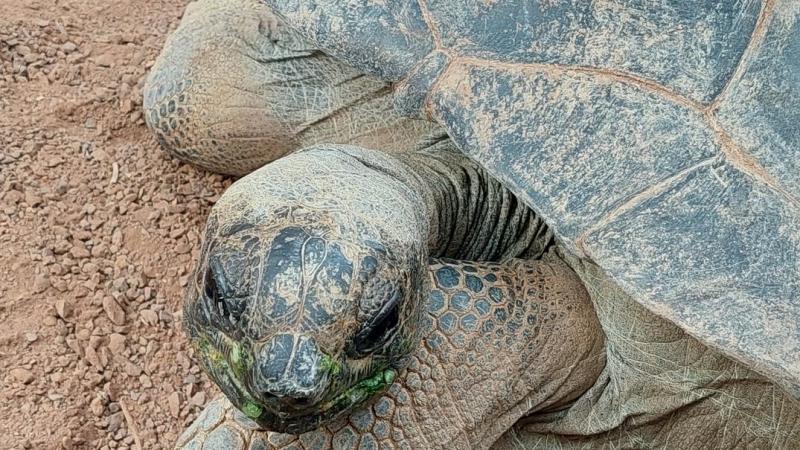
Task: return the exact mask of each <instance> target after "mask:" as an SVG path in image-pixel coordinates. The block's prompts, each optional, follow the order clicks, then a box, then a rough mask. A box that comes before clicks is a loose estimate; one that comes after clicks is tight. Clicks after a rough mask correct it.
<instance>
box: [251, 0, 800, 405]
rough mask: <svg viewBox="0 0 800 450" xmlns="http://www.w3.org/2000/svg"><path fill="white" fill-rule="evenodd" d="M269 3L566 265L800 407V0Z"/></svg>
mask: <svg viewBox="0 0 800 450" xmlns="http://www.w3.org/2000/svg"><path fill="white" fill-rule="evenodd" d="M264 1H265V3H266V4H268V5H270V7H271V8H272V9H273V10H274V11H275V12H276V14H278V15H279V16H281V17H282V18H283V19H284V20H285V22H286V23H287V24H288V25H289V26H290V27H293V28H295V29H296V30H297V31H298V32H299V33H300V34H301V35H303V36H304V37H306V38H308V39H309V40H310V41H311V42H312V43H314V44H315V45H317V46H318V47H319V48H321V49H322V50H323V51H325V52H326V53H328V54H330V55H332V56H334V57H336V58H337V59H339V60H340V61H344V62H346V63H349V64H350V65H352V66H353V67H356V68H358V69H360V70H362V71H364V72H365V73H367V74H371V75H374V76H378V77H379V78H382V79H385V80H389V81H395V82H397V83H398V87H397V89H396V93H397V98H396V102H397V105H398V109H399V110H401V111H404V112H413V114H414V115H417V116H422V117H429V118H431V119H433V120H434V121H436V122H438V123H440V124H441V125H442V126H443V127H444V128H445V129H446V130H447V133H448V134H449V135H450V136H451V137H452V139H453V140H454V141H455V142H456V144H457V146H458V148H459V149H460V150H462V151H463V152H465V153H466V154H468V155H470V157H472V158H474V159H475V160H476V161H478V162H479V163H480V164H481V165H482V166H483V167H484V168H485V169H486V170H487V172H488V173H489V174H491V175H492V176H493V177H495V178H496V179H498V180H500V181H501V182H502V183H503V184H504V185H505V186H507V187H508V188H509V189H510V190H511V191H513V192H514V193H515V194H517V195H518V196H519V198H520V200H521V201H523V202H524V203H525V204H527V205H529V206H530V207H532V208H533V209H534V210H535V211H536V212H537V213H538V214H540V215H541V217H542V218H543V219H544V220H545V222H546V223H548V224H549V225H550V226H551V227H552V228H553V231H554V233H555V235H556V237H557V240H558V241H559V244H560V245H561V246H562V247H563V248H564V249H565V251H566V252H568V253H570V254H572V255H575V256H577V257H579V258H581V259H584V260H591V261H594V262H595V263H596V264H597V265H598V266H600V267H601V268H602V269H603V271H604V272H605V273H606V274H607V275H608V276H609V277H611V278H612V279H613V280H615V282H616V283H617V284H618V285H619V286H621V287H622V288H623V289H624V291H625V292H627V293H628V294H630V295H631V296H632V297H633V298H634V299H635V300H636V301H637V302H639V303H641V304H643V305H644V306H645V307H646V308H648V309H649V310H650V311H652V312H654V313H655V314H657V315H659V316H661V317H663V318H665V319H667V320H668V321H670V322H673V323H675V324H677V325H678V326H679V327H681V328H682V329H684V330H686V331H687V332H688V333H689V334H691V335H692V336H694V337H696V338H697V339H699V340H700V341H701V342H702V343H704V344H706V345H709V346H711V347H713V348H716V349H718V350H720V351H722V352H723V353H725V354H727V355H729V356H730V357H732V358H734V359H736V360H738V361H741V362H743V363H744V364H745V365H746V366H748V367H750V368H752V369H753V370H755V371H757V372H759V373H762V374H764V375H766V376H767V377H769V378H770V379H771V380H774V381H775V382H777V383H779V384H780V385H781V386H783V387H784V388H786V389H788V390H789V391H790V392H791V393H792V394H793V395H794V396H795V397H800V359H798V358H797V355H798V354H800V300H798V299H799V298H800V296H798V293H800V172H798V171H797V170H796V169H797V167H798V163H797V161H800V140H799V139H800V138H798V136H800V128H798V119H799V118H800V83H798V80H799V79H800V78H798V77H800V57H799V56H800V38H798V36H800V3H798V2H797V1H796V0H752V1H736V2H731V1H724V0H702V1H697V2H691V3H687V2H683V1H678V0H675V1H671V0H670V1H664V2H650V1H646V0H635V1H624V2H623V1H605V2H553V1H549V0H547V1H545V0H516V1H505V2H478V1H474V2H473V1H466V2H464V1H453V0H419V1H418V2H417V1H415V2H372V1H366V0H353V1H338V0H302V1H301V0H264ZM365 25H366V26H365ZM376 61H378V62H379V64H376V63H375V62H376Z"/></svg>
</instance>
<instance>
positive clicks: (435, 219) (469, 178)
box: [400, 139, 552, 261]
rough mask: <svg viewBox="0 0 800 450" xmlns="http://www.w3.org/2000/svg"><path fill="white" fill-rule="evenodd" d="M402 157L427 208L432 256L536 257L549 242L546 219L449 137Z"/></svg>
mask: <svg viewBox="0 0 800 450" xmlns="http://www.w3.org/2000/svg"><path fill="white" fill-rule="evenodd" d="M400 157H402V158H403V162H404V164H406V165H407V166H408V167H409V168H410V169H411V173H412V174H413V183H414V185H415V186H417V191H418V192H419V193H420V194H421V196H422V198H423V202H424V206H425V208H427V217H428V219H429V223H430V236H429V241H428V244H429V245H428V247H429V251H430V255H431V257H446V258H455V259H465V260H476V261H501V260H506V259H509V258H513V257H525V258H538V257H540V256H541V255H542V254H543V253H544V252H545V251H546V249H547V248H548V246H549V245H550V244H551V242H552V233H551V232H550V230H549V229H548V227H547V226H546V225H545V224H544V222H542V220H541V219H540V218H539V217H537V216H536V214H535V213H534V212H533V211H532V210H531V209H530V208H528V207H527V206H526V205H525V204H523V203H521V202H520V201H519V200H518V199H517V197H516V196H515V195H514V194H513V193H511V192H510V191H509V190H508V189H507V188H505V187H504V186H503V185H502V184H500V183H499V182H498V181H497V180H495V179H494V178H492V177H490V176H489V175H488V174H487V173H486V171H484V170H483V169H482V168H481V167H480V166H479V165H478V164H476V163H475V162H474V161H472V160H470V159H469V158H468V157H467V156H465V155H464V154H463V153H461V152H460V151H459V150H458V149H457V148H456V147H455V145H454V144H453V143H452V141H450V140H449V139H444V140H441V141H438V142H435V143H433V144H432V145H430V146H428V147H427V148H425V149H423V150H421V151H419V152H416V153H407V154H403V155H402V156H400Z"/></svg>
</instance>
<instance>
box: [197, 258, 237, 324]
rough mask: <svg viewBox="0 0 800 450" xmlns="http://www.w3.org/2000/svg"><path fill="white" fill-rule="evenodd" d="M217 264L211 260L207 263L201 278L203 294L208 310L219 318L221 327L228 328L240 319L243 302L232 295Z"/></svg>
mask: <svg viewBox="0 0 800 450" xmlns="http://www.w3.org/2000/svg"><path fill="white" fill-rule="evenodd" d="M218 266H219V265H218V264H215V261H213V260H212V262H211V264H209V268H208V269H207V270H206V275H205V277H204V279H203V296H204V297H205V299H206V305H207V307H208V310H209V311H210V312H211V313H212V314H213V316H215V317H217V318H218V319H220V322H221V325H223V328H229V327H231V326H233V325H236V323H237V322H238V321H239V320H240V319H241V316H242V313H243V312H244V309H245V308H244V307H245V302H244V301H242V299H240V298H237V297H235V296H234V293H233V292H232V289H231V287H230V286H229V283H228V282H227V280H226V279H225V276H224V272H222V271H221V270H220V268H219V267H218ZM215 269H216V270H215Z"/></svg>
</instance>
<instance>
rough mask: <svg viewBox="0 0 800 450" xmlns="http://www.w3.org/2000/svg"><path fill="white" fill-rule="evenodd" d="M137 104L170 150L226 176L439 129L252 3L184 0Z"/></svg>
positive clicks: (400, 146)
mask: <svg viewBox="0 0 800 450" xmlns="http://www.w3.org/2000/svg"><path fill="white" fill-rule="evenodd" d="M144 109H145V112H146V114H145V118H146V120H147V125H148V127H149V128H150V129H151V130H152V131H153V132H154V134H155V135H156V137H157V138H158V140H159V142H160V144H161V146H162V148H163V149H164V150H165V151H167V152H168V153H169V154H171V155H172V156H174V157H176V158H178V159H180V160H182V161H185V162H188V163H191V164H194V165H197V166H200V167H202V168H204V169H207V170H211V171H213V172H219V173H226V174H233V175H243V174H246V173H249V172H251V171H253V170H254V169H257V168H258V167H261V166H262V165H264V164H265V163H267V162H270V161H273V160H275V159H277V158H280V157H281V156H283V155H286V154H288V153H290V152H292V151H293V150H296V149H299V148H302V147H306V146H309V145H313V144H317V143H323V142H325V143H338V144H354V145H360V146H365V147H373V148H380V149H383V150H384V151H388V152H398V151H407V150H411V149H413V148H416V146H417V144H418V142H419V141H420V140H421V139H423V138H424V137H425V136H427V135H429V134H432V133H437V132H439V133H441V131H440V130H441V129H440V127H439V126H438V125H434V124H432V123H429V122H424V121H420V120H413V119H408V118H405V117H401V116H400V115H399V114H397V113H396V112H395V111H394V110H393V105H392V101H391V89H390V87H389V85H388V84H387V83H385V82H383V81H380V80H377V79H375V78H372V77H367V76H364V75H363V74H362V73H361V72H359V71H357V70H355V69H353V68H350V67H348V66H346V65H344V64H342V63H339V62H336V61H335V60H333V59H332V58H331V57H329V56H327V55H325V54H323V53H322V52H320V51H318V50H317V49H316V48H315V47H313V46H312V45H310V44H309V43H307V42H305V40H303V39H302V38H300V37H299V36H298V35H297V34H296V33H294V32H292V31H291V30H289V29H287V28H286V27H285V26H283V25H282V24H281V22H280V21H279V20H278V19H277V18H276V17H275V16H274V15H273V14H272V13H271V12H270V11H269V9H268V8H267V7H266V6H264V5H262V4H259V2H258V1H257V0H198V1H195V2H192V3H190V4H189V5H188V6H187V7H186V12H185V13H184V16H183V19H182V20H181V23H180V25H179V26H178V28H177V30H175V32H174V33H173V34H172V35H171V36H170V37H169V38H168V39H167V42H166V43H165V45H164V49H163V50H162V52H161V54H160V55H159V57H158V59H157V60H156V63H155V65H154V66H153V68H152V70H151V71H150V75H149V76H148V79H147V83H146V84H145V92H144ZM442 134H443V133H442Z"/></svg>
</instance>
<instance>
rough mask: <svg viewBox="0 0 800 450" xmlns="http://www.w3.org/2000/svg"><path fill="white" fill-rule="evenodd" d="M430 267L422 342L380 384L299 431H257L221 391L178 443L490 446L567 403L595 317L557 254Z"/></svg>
mask: <svg viewBox="0 0 800 450" xmlns="http://www.w3.org/2000/svg"><path fill="white" fill-rule="evenodd" d="M429 272H430V275H429V277H430V282H431V284H432V286H434V287H433V289H432V290H431V292H430V295H429V298H428V303H427V309H426V312H425V317H424V319H423V322H422V324H423V326H424V327H425V328H426V329H427V331H426V332H425V333H424V338H423V345H422V346H421V347H420V348H419V350H418V351H417V352H416V353H415V354H414V355H413V356H412V357H411V361H410V364H409V366H408V368H407V369H405V370H404V371H402V372H401V373H400V375H399V376H398V378H397V380H396V381H395V382H394V383H393V384H392V385H391V386H390V387H389V390H388V391H387V392H386V393H385V394H383V395H382V396H380V397H379V398H377V399H375V400H374V401H372V402H369V403H368V404H365V405H363V406H361V407H359V408H358V409H356V410H355V411H354V412H352V413H351V414H350V415H349V417H346V418H343V419H339V420H337V421H335V422H333V423H331V424H328V425H326V426H324V427H322V428H321V429H318V430H315V431H311V432H308V433H304V434H302V435H300V436H292V435H288V434H278V433H267V432H263V431H260V430H258V428H257V426H256V425H255V424H254V423H253V422H252V421H250V420H249V419H248V418H247V417H246V416H244V415H243V414H242V413H240V412H239V411H238V410H236V409H235V408H234V407H233V406H232V405H231V404H230V403H229V402H228V401H227V400H225V399H223V398H220V399H217V400H215V401H214V402H212V403H211V404H210V405H209V406H208V407H207V408H206V409H205V410H204V411H203V412H202V413H201V415H200V417H198V418H197V420H196V421H195V423H194V424H193V425H192V426H191V427H190V428H189V429H188V430H186V432H185V433H184V434H183V435H182V436H181V437H180V439H179V440H178V443H177V448H179V449H186V450H189V449H200V448H202V449H231V450H239V449H242V450H244V449H267V448H275V449H290V448H291V449H328V448H335V449H350V448H353V449H355V448H374V449H377V448H385V449H389V448H409V449H437V448H458V449H462V448H488V447H489V446H490V445H492V443H493V442H494V441H495V440H496V439H497V438H498V437H499V436H500V435H501V434H503V433H504V432H506V430H507V429H509V428H510V427H511V426H512V425H513V424H514V423H515V422H516V421H517V420H518V419H519V418H521V417H523V416H525V415H527V414H529V413H531V412H532V411H533V412H535V411H557V410H560V409H563V408H565V407H566V406H567V405H568V404H569V403H570V402H572V401H574V400H575V399H576V398H578V397H579V396H580V395H581V394H582V393H583V392H585V391H586V389H587V388H588V387H589V386H590V385H592V384H593V383H594V381H595V379H596V377H597V375H599V374H600V372H601V371H602V369H603V360H604V355H605V352H604V348H603V335H602V332H601V331H600V325H599V323H598V322H597V318H596V317H595V314H594V310H593V308H592V305H591V303H590V301H589V297H588V294H587V293H586V291H585V290H584V288H583V287H582V285H581V282H580V280H579V279H578V277H577V276H576V275H575V274H574V273H573V272H572V271H571V270H570V269H569V268H568V267H567V266H566V265H565V264H563V263H558V262H555V263H551V262H544V261H522V260H512V261H510V262H509V263H505V264H497V263H482V264H479V263H458V262H456V261H451V260H446V261H439V262H436V263H434V264H433V265H431V266H430V270H429ZM575 373H582V374H583V376H580V377H575V376H572V375H573V374H575Z"/></svg>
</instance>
